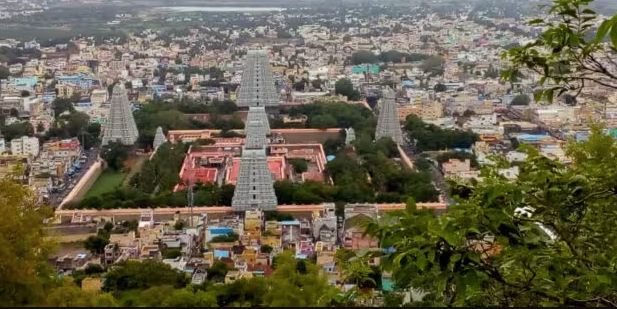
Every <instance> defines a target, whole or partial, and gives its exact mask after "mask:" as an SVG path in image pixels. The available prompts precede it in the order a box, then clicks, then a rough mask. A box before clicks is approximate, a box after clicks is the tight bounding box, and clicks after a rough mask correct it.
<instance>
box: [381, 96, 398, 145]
mask: <svg viewBox="0 0 617 309" xmlns="http://www.w3.org/2000/svg"><path fill="white" fill-rule="evenodd" d="M382 100H383V101H382V103H381V108H380V111H379V117H378V118H377V130H376V132H375V140H379V139H381V138H383V137H389V138H391V139H392V140H393V141H394V142H395V143H396V144H398V145H402V144H403V143H404V139H403V132H402V131H401V124H400V122H399V119H398V115H397V112H396V102H395V100H394V92H393V91H392V90H391V89H390V88H386V89H384V91H383V99H382Z"/></svg>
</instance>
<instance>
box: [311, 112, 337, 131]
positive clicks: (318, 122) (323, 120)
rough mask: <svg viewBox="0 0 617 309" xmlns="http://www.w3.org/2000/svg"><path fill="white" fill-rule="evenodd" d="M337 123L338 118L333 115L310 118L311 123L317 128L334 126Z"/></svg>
mask: <svg viewBox="0 0 617 309" xmlns="http://www.w3.org/2000/svg"><path fill="white" fill-rule="evenodd" d="M337 124H338V123H337V121H336V119H335V118H334V116H332V115H317V116H315V117H314V118H312V119H310V120H309V125H310V126H311V127H312V128H317V129H327V128H334V127H336V126H337Z"/></svg>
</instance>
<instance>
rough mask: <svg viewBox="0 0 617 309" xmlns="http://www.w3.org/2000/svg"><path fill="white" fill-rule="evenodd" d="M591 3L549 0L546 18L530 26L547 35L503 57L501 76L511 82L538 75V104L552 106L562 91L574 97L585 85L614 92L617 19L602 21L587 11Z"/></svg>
mask: <svg viewBox="0 0 617 309" xmlns="http://www.w3.org/2000/svg"><path fill="white" fill-rule="evenodd" d="M592 1H593V0H560V1H553V4H552V6H551V7H550V8H549V13H550V14H549V16H548V17H547V18H546V19H534V20H532V21H530V22H529V24H530V25H532V26H534V27H542V28H544V29H545V31H544V32H543V33H542V34H540V35H539V36H538V38H537V39H536V40H535V41H534V42H531V43H529V44H526V45H525V46H520V47H516V48H513V49H510V50H508V51H506V52H504V53H503V55H502V57H503V58H504V59H506V60H508V61H509V62H511V68H510V69H509V70H506V71H504V72H503V73H502V78H504V79H506V80H510V81H514V80H515V79H516V77H517V75H518V73H519V72H520V71H531V72H533V73H534V74H538V75H540V76H541V78H540V82H539V83H540V85H541V86H545V88H544V89H542V91H539V92H538V94H537V96H536V98H535V99H536V101H540V100H541V99H543V98H544V99H546V100H547V101H549V102H552V100H553V98H554V97H555V96H560V95H562V94H563V93H566V92H571V93H573V94H574V96H576V95H578V94H579V93H580V92H581V90H582V89H583V88H584V87H585V85H592V84H597V85H602V86H605V87H609V88H613V89H617V63H615V61H614V60H612V59H614V54H613V52H614V50H615V49H617V15H614V16H613V17H612V18H611V17H608V18H606V19H605V20H604V21H601V20H600V18H599V16H598V15H597V14H596V12H594V11H593V10H591V9H590V8H589V7H588V5H589V4H590V3H591V2H592ZM600 22H601V23H600ZM598 24H599V26H598V27H597V29H596V30H595V31H594V30H593V29H594V28H595V27H596V25H598ZM594 32H595V33H594Z"/></svg>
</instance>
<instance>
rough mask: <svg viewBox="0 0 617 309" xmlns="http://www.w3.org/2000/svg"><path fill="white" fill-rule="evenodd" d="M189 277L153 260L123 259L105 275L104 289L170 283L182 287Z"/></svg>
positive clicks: (145, 287) (121, 289) (139, 287)
mask: <svg viewBox="0 0 617 309" xmlns="http://www.w3.org/2000/svg"><path fill="white" fill-rule="evenodd" d="M188 281H189V279H188V278H187V277H186V275H185V274H184V272H181V271H179V270H175V269H173V268H171V267H170V266H169V265H167V264H164V263H161V262H157V261H154V260H145V261H142V262H137V261H124V262H121V263H119V264H117V265H115V266H114V268H112V269H111V270H110V271H109V272H108V273H107V274H106V275H105V285H104V287H103V289H104V290H105V291H127V290H134V289H138V290H145V289H148V288H151V287H155V286H162V285H171V286H173V287H174V288H182V287H185V286H186V285H187V284H188Z"/></svg>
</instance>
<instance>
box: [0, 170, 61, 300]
mask: <svg viewBox="0 0 617 309" xmlns="http://www.w3.org/2000/svg"><path fill="white" fill-rule="evenodd" d="M0 215H1V216H2V221H0V244H1V246H0V261H1V262H0V265H1V267H0V276H2V283H0V303H2V304H3V305H5V306H23V305H31V304H36V303H37V302H39V301H41V299H42V298H43V296H44V294H45V290H46V285H48V284H50V283H51V282H50V278H51V276H52V274H53V272H52V271H51V269H50V268H49V265H48V264H47V258H48V257H49V255H50V254H51V252H52V250H53V249H54V246H53V243H52V242H51V241H50V239H48V238H46V237H45V236H47V230H46V228H47V227H46V224H44V223H43V222H44V219H46V218H49V216H51V215H52V213H51V211H50V209H48V208H46V207H40V205H38V204H37V201H36V197H35V195H34V193H33V192H32V191H31V190H30V189H29V188H27V187H25V186H22V185H21V184H18V183H15V182H13V181H11V180H9V179H6V178H3V179H0Z"/></svg>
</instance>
